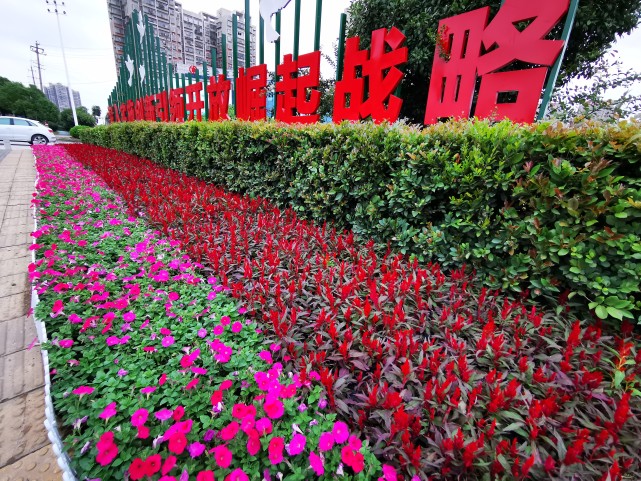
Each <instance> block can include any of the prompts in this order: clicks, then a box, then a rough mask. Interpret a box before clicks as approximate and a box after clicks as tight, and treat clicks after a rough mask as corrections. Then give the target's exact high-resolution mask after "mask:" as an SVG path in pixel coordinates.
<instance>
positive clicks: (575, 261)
mask: <svg viewBox="0 0 641 481" xmlns="http://www.w3.org/2000/svg"><path fill="white" fill-rule="evenodd" d="M640 125H641V124H639V123H620V124H618V125H601V124H586V125H583V126H580V127H576V128H566V127H563V126H562V125H560V124H559V125H552V124H547V123H544V124H537V125H532V126H519V125H514V124H511V123H509V122H502V123H498V124H495V125H489V124H488V123H485V122H452V123H446V124H440V125H436V126H433V127H430V128H425V129H418V128H413V127H409V126H403V125H394V126H389V125H382V126H376V125H373V124H358V125H349V124H343V125H340V126H335V125H327V124H326V125H314V126H306V127H293V126H287V125H283V124H278V123H273V122H267V123H245V122H222V123H197V122H189V123H186V124H179V125H176V124H160V123H146V122H136V123H122V124H114V125H110V126H107V127H97V128H94V129H88V130H84V131H83V132H82V133H81V139H82V140H83V141H84V142H87V143H93V144H98V145H102V146H105V147H111V148H114V149H119V150H123V151H126V152H129V153H132V154H137V155H139V156H143V157H147V158H149V159H151V160H153V161H155V162H158V163H159V164H161V165H164V166H166V167H170V168H173V169H177V170H179V171H182V172H187V173H190V174H193V175H196V176H198V177H200V178H202V179H204V180H206V181H208V182H213V183H216V184H220V185H222V186H225V187H226V188H227V189H229V190H232V191H236V192H241V193H246V194H249V195H251V196H262V197H266V198H269V199H271V200H272V201H274V202H275V203H277V204H278V205H280V206H291V207H293V209H294V210H295V211H297V212H298V213H299V215H301V216H303V217H306V218H309V219H313V220H315V221H323V220H331V221H333V222H334V223H335V224H336V225H337V226H339V227H350V228H353V229H354V231H355V232H356V233H358V234H359V235H361V236H364V237H373V238H374V239H375V240H376V241H378V242H381V243H387V242H390V243H391V245H392V246H393V247H394V248H395V249H398V250H400V251H401V252H403V253H407V254H411V255H415V256H417V257H418V259H419V260H421V261H435V262H438V263H440V264H441V265H442V266H445V267H446V268H447V267H452V268H453V267H458V266H461V265H462V264H466V265H468V266H472V267H473V268H474V269H476V270H477V272H478V273H479V275H480V276H481V277H482V278H483V279H484V280H485V282H486V283H487V285H489V286H490V287H503V288H510V289H513V290H516V291H520V290H522V289H530V290H531V292H532V293H533V295H534V296H538V295H544V296H547V297H550V298H554V299H556V298H558V297H559V295H560V294H562V293H566V291H567V290H569V294H570V297H571V298H572V297H574V296H575V295H577V294H578V297H576V298H575V300H580V301H581V303H582V304H583V305H587V304H588V303H589V307H590V308H592V309H595V312H596V314H597V315H598V316H599V317H601V318H608V317H609V318H616V319H619V320H621V319H622V318H624V317H627V318H630V319H632V318H636V319H637V321H638V322H641V316H639V314H640V313H641V296H640V295H639V287H638V285H639V278H640V277H641V243H640V239H639V236H640V234H641V221H640V219H641V192H640V190H639V189H640V187H641V180H640V175H639V174H640V170H639V167H640V166H641V163H640V162H639V160H640V159H641V139H640V135H639V132H640Z"/></svg>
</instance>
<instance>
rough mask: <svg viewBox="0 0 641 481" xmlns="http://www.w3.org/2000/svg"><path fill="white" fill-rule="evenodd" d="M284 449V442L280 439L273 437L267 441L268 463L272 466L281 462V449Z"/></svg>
mask: <svg viewBox="0 0 641 481" xmlns="http://www.w3.org/2000/svg"><path fill="white" fill-rule="evenodd" d="M284 447H285V440H284V439H283V438H281V437H273V438H272V439H271V440H270V441H269V447H268V448H267V450H268V452H269V461H270V462H271V463H272V464H278V463H280V462H281V461H282V460H283V448H284Z"/></svg>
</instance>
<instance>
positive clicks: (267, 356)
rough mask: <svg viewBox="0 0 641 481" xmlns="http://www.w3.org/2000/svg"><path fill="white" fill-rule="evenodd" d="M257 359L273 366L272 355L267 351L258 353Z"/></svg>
mask: <svg viewBox="0 0 641 481" xmlns="http://www.w3.org/2000/svg"><path fill="white" fill-rule="evenodd" d="M258 357H259V358H261V359H262V360H263V361H265V362H266V363H267V364H273V363H274V360H273V358H272V353H271V352H269V351H260V352H259V353H258Z"/></svg>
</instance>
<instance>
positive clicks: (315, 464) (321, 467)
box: [309, 451, 325, 476]
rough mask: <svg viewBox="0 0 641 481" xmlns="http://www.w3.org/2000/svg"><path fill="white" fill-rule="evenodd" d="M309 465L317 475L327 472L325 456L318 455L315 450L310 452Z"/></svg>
mask: <svg viewBox="0 0 641 481" xmlns="http://www.w3.org/2000/svg"><path fill="white" fill-rule="evenodd" d="M309 465H310V466H311V468H312V469H313V470H314V472H315V473H316V476H322V475H323V474H325V463H324V462H323V458H321V457H320V456H319V455H317V454H316V453H315V452H314V451H312V452H311V453H309Z"/></svg>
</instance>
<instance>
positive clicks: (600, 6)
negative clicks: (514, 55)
mask: <svg viewBox="0 0 641 481" xmlns="http://www.w3.org/2000/svg"><path fill="white" fill-rule="evenodd" d="M501 3H502V0H453V1H447V2H445V1H435V0H354V1H353V2H352V4H351V5H350V8H349V25H348V35H349V36H355V35H358V36H360V38H361V47H362V48H364V47H369V42H370V36H371V32H372V30H375V29H377V28H382V27H385V28H390V27H393V26H395V27H397V28H399V29H400V30H401V31H402V32H403V33H404V34H405V36H406V37H407V41H406V45H407V46H408V47H409V58H408V62H407V65H406V66H405V67H404V70H405V79H404V81H403V83H402V94H401V96H402V97H403V98H404V99H405V101H404V102H403V109H402V111H401V115H402V116H405V117H408V118H409V119H411V120H412V121H414V122H420V123H422V122H423V114H424V110H425V104H426V100H427V90H428V85H429V79H430V74H431V70H432V61H433V57H434V48H435V41H436V38H437V29H438V22H439V21H440V20H441V19H444V18H447V17H451V16H453V15H457V14H459V13H464V12H468V11H470V10H474V9H476V8H480V7H484V6H489V7H490V8H491V10H492V15H494V14H496V12H497V11H498V9H499V7H500V6H501ZM640 17H641V0H611V1H609V2H605V1H603V0H581V2H580V3H579V9H578V12H577V16H576V22H575V24H574V28H573V30H572V35H571V36H570V41H569V42H568V48H567V52H566V56H565V60H564V62H563V66H562V69H561V73H560V76H559V84H561V85H563V84H566V83H567V82H568V81H569V80H570V79H572V78H577V77H579V78H581V77H583V78H590V77H591V76H592V75H594V72H595V68H597V65H596V64H595V62H596V61H597V60H598V59H599V58H601V57H602V56H603V55H604V54H605V52H606V51H607V50H608V49H609V48H610V47H611V45H612V43H613V42H614V41H615V39H616V37H617V35H621V34H624V33H628V32H630V31H632V29H634V28H635V27H636V26H637V24H638V23H639V18H640ZM561 28H562V27H560V26H559V27H557V29H556V31H555V32H553V34H554V33H556V35H557V38H558V35H559V32H560V29H561ZM409 99H411V101H409Z"/></svg>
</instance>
